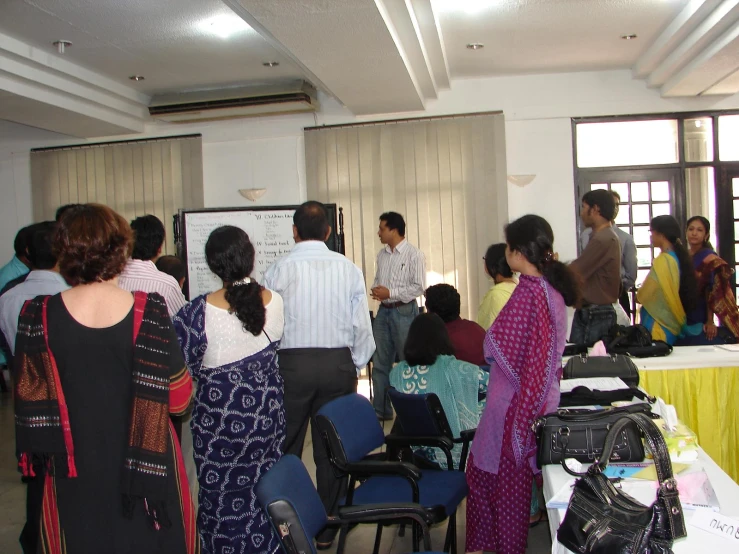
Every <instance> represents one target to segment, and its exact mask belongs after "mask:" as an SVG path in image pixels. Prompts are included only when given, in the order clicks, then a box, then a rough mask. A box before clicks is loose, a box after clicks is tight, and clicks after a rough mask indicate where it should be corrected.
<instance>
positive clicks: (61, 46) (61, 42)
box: [51, 40, 72, 54]
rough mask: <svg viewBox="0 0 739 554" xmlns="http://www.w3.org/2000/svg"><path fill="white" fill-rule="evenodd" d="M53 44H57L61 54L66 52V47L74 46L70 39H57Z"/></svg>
mask: <svg viewBox="0 0 739 554" xmlns="http://www.w3.org/2000/svg"><path fill="white" fill-rule="evenodd" d="M51 44H53V45H54V46H56V50H57V52H59V53H60V54H64V50H65V49H66V48H69V47H70V46H72V43H71V42H70V41H68V40H55V41H54V42H52V43H51Z"/></svg>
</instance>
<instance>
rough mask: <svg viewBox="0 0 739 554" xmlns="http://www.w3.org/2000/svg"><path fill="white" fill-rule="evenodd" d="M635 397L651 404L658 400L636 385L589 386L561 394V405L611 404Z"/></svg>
mask: <svg viewBox="0 0 739 554" xmlns="http://www.w3.org/2000/svg"><path fill="white" fill-rule="evenodd" d="M633 398H638V399H639V400H644V401H646V402H649V403H650V404H654V403H655V402H656V398H654V397H653V396H649V395H648V394H647V393H645V392H644V391H642V390H641V389H638V388H636V387H629V388H628V389H616V390H598V389H589V388H588V387H583V386H579V387H575V388H574V389H572V391H570V392H563V393H561V394H560V395H559V407H560V408H570V407H572V406H610V405H611V404H613V403H614V402H624V401H631V400H632V399H633Z"/></svg>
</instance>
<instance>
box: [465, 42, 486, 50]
mask: <svg viewBox="0 0 739 554" xmlns="http://www.w3.org/2000/svg"><path fill="white" fill-rule="evenodd" d="M467 48H469V49H470V50H479V49H480V48H485V45H484V44H482V43H481V42H470V43H469V44H468V45H467Z"/></svg>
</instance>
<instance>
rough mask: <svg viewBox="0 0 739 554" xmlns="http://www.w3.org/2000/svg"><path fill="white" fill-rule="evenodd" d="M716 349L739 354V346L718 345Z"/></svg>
mask: <svg viewBox="0 0 739 554" xmlns="http://www.w3.org/2000/svg"><path fill="white" fill-rule="evenodd" d="M716 347H717V348H721V349H722V350H728V351H729V352H739V344H717V345H716Z"/></svg>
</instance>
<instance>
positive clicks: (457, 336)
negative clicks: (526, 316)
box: [423, 283, 488, 366]
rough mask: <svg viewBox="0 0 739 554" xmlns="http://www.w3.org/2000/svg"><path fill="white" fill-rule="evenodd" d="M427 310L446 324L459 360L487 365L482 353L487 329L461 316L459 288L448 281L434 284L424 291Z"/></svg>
mask: <svg viewBox="0 0 739 554" xmlns="http://www.w3.org/2000/svg"><path fill="white" fill-rule="evenodd" d="M423 295H424V296H425V297H426V311H427V312H429V313H432V314H436V315H438V316H439V317H440V318H441V320H442V321H443V322H444V325H445V326H446V330H447V333H449V339H450V340H451V341H452V346H453V347H454V354H455V355H456V357H457V359H458V360H462V361H465V362H469V363H471V364H475V365H484V366H487V365H488V363H487V362H486V361H485V356H484V355H483V353H482V342H483V341H484V340H485V329H483V328H482V327H480V325H478V324H477V323H476V322H474V321H470V320H469V319H462V318H461V317H459V311H460V306H461V299H460V297H459V293H458V292H457V289H455V288H454V287H453V286H451V285H447V284H446V283H441V284H439V285H433V286H431V287H429V288H427V289H426V292H424V293H423Z"/></svg>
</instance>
